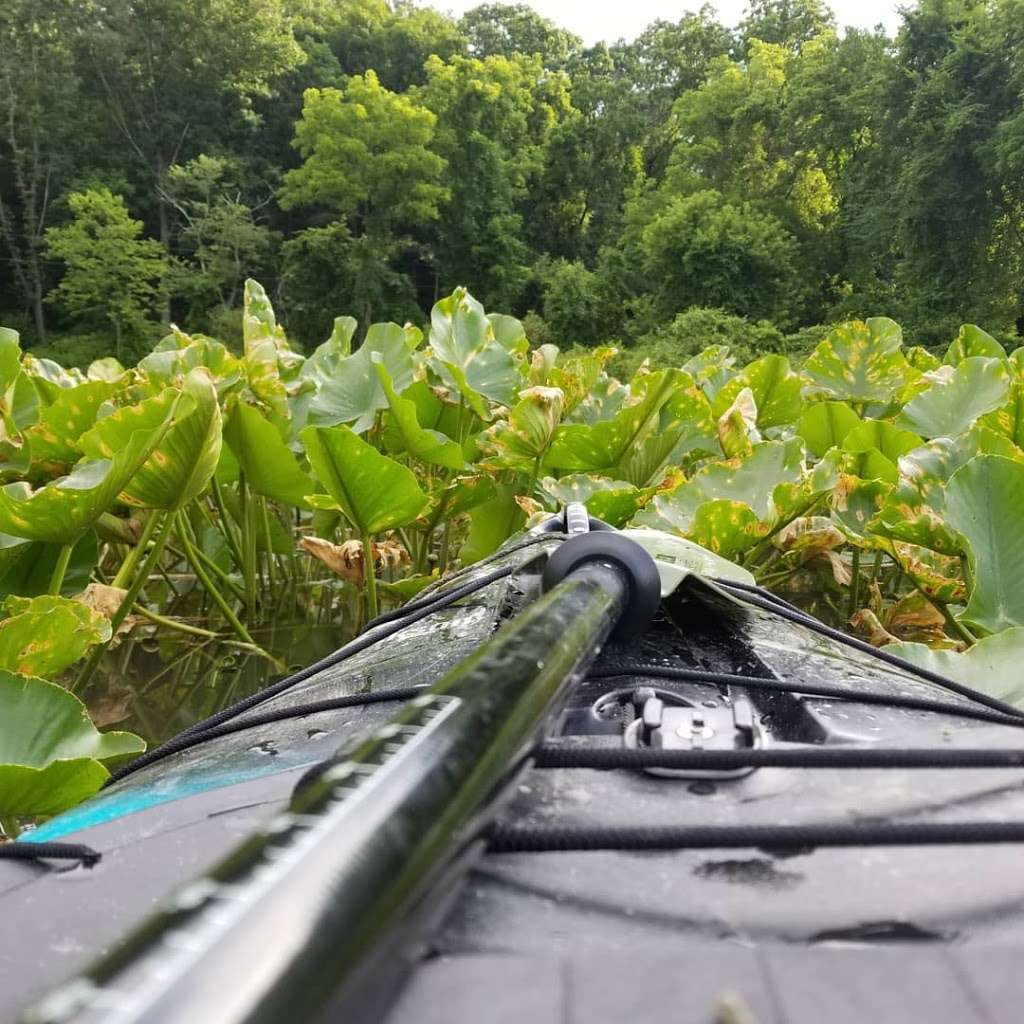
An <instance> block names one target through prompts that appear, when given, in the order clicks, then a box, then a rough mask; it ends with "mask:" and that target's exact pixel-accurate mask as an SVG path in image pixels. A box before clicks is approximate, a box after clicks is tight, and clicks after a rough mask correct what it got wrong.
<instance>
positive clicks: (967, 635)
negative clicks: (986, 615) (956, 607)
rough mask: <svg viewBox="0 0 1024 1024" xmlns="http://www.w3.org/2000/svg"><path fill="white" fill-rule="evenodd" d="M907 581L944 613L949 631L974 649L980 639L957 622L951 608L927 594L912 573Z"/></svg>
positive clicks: (909, 573) (908, 574) (908, 575)
mask: <svg viewBox="0 0 1024 1024" xmlns="http://www.w3.org/2000/svg"><path fill="white" fill-rule="evenodd" d="M906 575H907V579H908V580H910V582H911V583H913V584H914V589H915V590H917V592H918V593H919V594H920V595H921V596H922V597H923V598H924V599H925V600H926V601H927V602H928V603H929V604H932V605H934V606H935V607H936V608H938V609H939V611H940V612H941V613H942V617H943V619H945V620H946V627H947V628H948V629H949V631H950V632H951V633H952V634H953V635H954V636H956V637H958V638H959V639H960V640H962V641H963V642H964V643H965V644H967V646H968V647H973V646H974V645H975V644H976V643H977V642H978V638H977V637H976V636H974V635H973V634H972V633H971V631H970V630H969V629H968V628H967V627H966V626H965V625H963V623H960V622H957V619H956V616H955V615H954V614H953V613H952V612H951V611H950V610H949V606H948V605H947V604H946V602H945V601H940V600H939V599H938V598H937V597H931V596H930V595H929V594H927V593H926V592H925V589H924V587H922V586H921V584H920V583H918V582H917V577H916V576H915V575H914V574H913V573H912V572H908V573H907V574H906Z"/></svg>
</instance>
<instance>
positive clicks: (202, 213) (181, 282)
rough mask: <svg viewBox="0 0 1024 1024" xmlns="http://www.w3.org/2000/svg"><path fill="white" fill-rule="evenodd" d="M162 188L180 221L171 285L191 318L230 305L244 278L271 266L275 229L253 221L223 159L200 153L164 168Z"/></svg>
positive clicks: (235, 177) (234, 302) (238, 297)
mask: <svg viewBox="0 0 1024 1024" xmlns="http://www.w3.org/2000/svg"><path fill="white" fill-rule="evenodd" d="M166 192H167V199H168V202H169V203H170V204H171V205H172V206H173V207H174V209H175V211H176V212H177V213H178V217H179V222H180V224H181V227H180V229H179V231H178V232H177V235H176V238H175V241H176V242H177V248H178V253H179V259H178V261H177V263H176V265H175V267H174V268H173V274H172V277H171V284H172V288H173V289H174V291H175V293H176V294H178V295H182V296H184V297H185V298H186V299H187V301H188V304H189V313H190V316H191V318H192V319H193V321H195V320H198V319H200V318H202V317H204V316H209V315H210V313H211V312H213V313H214V315H215V316H216V313H217V312H221V311H225V310H232V309H234V308H235V307H236V306H237V305H238V303H239V301H240V300H241V296H242V289H243V286H244V284H245V279H246V278H247V277H259V276H260V275H261V273H262V272H263V271H264V270H265V269H266V268H267V267H268V266H269V265H270V262H271V259H272V256H273V253H274V250H275V248H276V245H277V233H276V232H274V231H272V230H271V229H270V228H268V227H267V226H266V225H265V224H261V223H259V222H258V220H257V210H256V209H254V208H253V206H251V205H250V204H249V203H247V202H246V201H245V193H244V190H243V189H242V188H241V186H240V185H239V184H238V172H237V168H236V167H235V166H233V164H232V163H231V162H230V161H228V160H226V159H223V158H220V157H211V156H206V155H205V154H202V155H200V156H198V157H196V159H195V160H191V161H189V163H187V164H185V165H177V164H176V165H175V166H173V167H171V168H170V169H169V170H168V174H167V188H166ZM270 198H271V196H269V195H268V196H264V197H263V199H262V200H261V201H260V203H259V205H260V206H264V207H265V206H266V205H267V203H269V201H270Z"/></svg>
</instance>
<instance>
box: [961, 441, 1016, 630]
mask: <svg viewBox="0 0 1024 1024" xmlns="http://www.w3.org/2000/svg"><path fill="white" fill-rule="evenodd" d="M1022 508H1024V464H1022V463H1020V462H1016V461H1014V460H1012V459H1006V458H1003V457H1001V456H998V455H979V456H977V457H976V458H973V459H971V461H970V462H968V463H967V464H966V465H965V466H961V467H960V469H958V470H957V471H956V472H955V473H954V474H953V476H952V477H951V479H950V481H949V484H948V485H947V487H946V509H945V518H946V521H947V522H948V523H949V525H950V526H951V527H952V528H953V529H954V530H956V531H957V532H958V533H959V534H960V535H961V536H962V537H963V538H964V539H965V540H966V542H967V554H968V560H969V562H970V566H971V576H972V578H973V580H974V587H973V589H972V591H971V596H970V600H969V601H968V602H967V607H966V608H965V609H964V613H963V619H964V621H965V622H968V623H971V624H973V625H975V626H977V627H980V628H981V629H983V630H986V631H988V632H990V633H998V632H999V631H1000V630H1003V629H1009V628H1010V627H1011V626H1024V587H1022V586H1021V580H1022V579H1024V575H1022V574H1024V519H1022V517H1021V514H1020V511H1021V509H1022Z"/></svg>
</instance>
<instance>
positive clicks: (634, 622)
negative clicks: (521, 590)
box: [541, 530, 661, 640]
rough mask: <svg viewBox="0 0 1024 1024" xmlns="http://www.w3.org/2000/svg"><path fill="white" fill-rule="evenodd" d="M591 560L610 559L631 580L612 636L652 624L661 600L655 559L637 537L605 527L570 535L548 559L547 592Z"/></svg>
mask: <svg viewBox="0 0 1024 1024" xmlns="http://www.w3.org/2000/svg"><path fill="white" fill-rule="evenodd" d="M587 562H607V563H610V564H612V565H614V566H615V567H616V568H617V569H620V570H621V571H622V573H623V575H624V576H625V577H626V579H627V581H628V583H629V597H628V598H627V599H626V605H625V608H624V609H623V612H622V615H621V617H620V618H619V621H618V624H617V625H616V627H615V629H614V630H613V631H612V634H611V635H612V639H614V640H628V639H629V638H630V637H634V636H638V635H639V634H640V633H642V632H643V631H644V630H645V629H646V628H647V627H648V626H649V625H650V624H651V620H652V619H653V618H654V616H655V614H657V611H658V605H659V604H660V603H661V579H660V577H659V576H658V567H657V566H656V565H655V564H654V559H653V558H651V556H650V555H649V554H648V553H647V552H646V551H645V550H644V549H643V548H642V547H640V545H639V544H637V543H636V541H634V540H630V539H629V538H628V537H626V536H624V535H623V534H621V533H616V532H614V531H604V530H601V531H599V532H597V533H582V534H579V535H577V536H575V537H570V538H569V539H568V540H567V541H565V542H563V544H562V546H561V547H560V548H559V549H558V550H557V551H556V552H555V553H554V554H553V555H552V556H551V557H550V558H549V559H548V563H547V565H546V566H545V567H544V574H543V576H542V577H541V585H542V586H543V588H544V590H545V591H548V590H550V589H551V588H552V587H553V586H555V584H556V583H560V582H561V581H562V580H564V579H565V578H566V576H568V575H569V574H570V573H571V572H573V571H574V570H575V569H578V568H580V566H582V565H585V564H586V563H587Z"/></svg>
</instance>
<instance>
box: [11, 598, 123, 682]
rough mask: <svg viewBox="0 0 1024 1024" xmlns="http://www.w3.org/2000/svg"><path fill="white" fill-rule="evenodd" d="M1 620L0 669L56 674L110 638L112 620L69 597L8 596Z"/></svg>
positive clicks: (35, 673)
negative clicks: (4, 616) (94, 645)
mask: <svg viewBox="0 0 1024 1024" xmlns="http://www.w3.org/2000/svg"><path fill="white" fill-rule="evenodd" d="M4 609H5V610H6V611H7V612H8V613H9V615H8V618H6V619H4V620H3V621H0V669H3V670H6V671H8V672H18V673H20V674H22V675H29V676H57V675H59V674H60V673H61V672H63V671H64V669H66V668H67V667H68V666H69V665H73V664H74V663H75V662H76V661H78V659H79V658H81V657H82V655H83V654H84V653H85V652H86V651H87V650H88V649H89V648H90V647H92V646H93V644H98V643H102V642H104V641H105V640H109V639H110V622H109V621H108V620H107V619H106V618H104V616H102V615H100V614H99V613H98V612H95V611H93V610H92V609H91V608H87V607H86V606H85V605H84V604H82V603H81V602H79V601H72V600H70V599H68V598H66V597H50V596H48V595H44V596H42V597H31V598H30V597H8V598H7V600H6V601H5V602H4Z"/></svg>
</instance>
